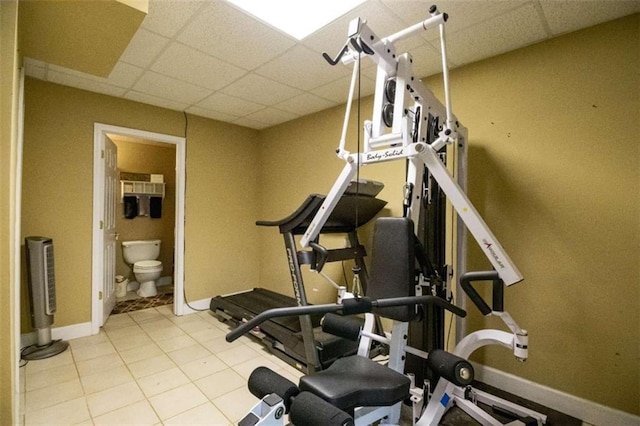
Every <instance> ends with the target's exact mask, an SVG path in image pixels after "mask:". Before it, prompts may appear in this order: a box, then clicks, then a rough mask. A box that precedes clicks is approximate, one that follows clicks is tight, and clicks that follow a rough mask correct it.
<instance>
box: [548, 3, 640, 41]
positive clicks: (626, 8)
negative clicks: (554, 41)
mask: <svg viewBox="0 0 640 426" xmlns="http://www.w3.org/2000/svg"><path fill="white" fill-rule="evenodd" d="M540 5H541V6H542V11H543V13H544V16H545V18H546V20H547V22H548V23H549V28H550V29H551V32H552V33H553V35H558V34H562V33H567V32H570V31H576V30H579V29H581V28H586V27H588V26H591V25H595V24H598V23H600V22H605V21H610V20H613V19H617V18H621V17H623V16H627V15H631V14H632V13H637V12H640V1H638V0H633V1H625V0H617V1H591V2H588V5H589V7H584V4H582V3H581V2H576V1H567V0H565V1H558V0H556V1H541V2H540Z"/></svg>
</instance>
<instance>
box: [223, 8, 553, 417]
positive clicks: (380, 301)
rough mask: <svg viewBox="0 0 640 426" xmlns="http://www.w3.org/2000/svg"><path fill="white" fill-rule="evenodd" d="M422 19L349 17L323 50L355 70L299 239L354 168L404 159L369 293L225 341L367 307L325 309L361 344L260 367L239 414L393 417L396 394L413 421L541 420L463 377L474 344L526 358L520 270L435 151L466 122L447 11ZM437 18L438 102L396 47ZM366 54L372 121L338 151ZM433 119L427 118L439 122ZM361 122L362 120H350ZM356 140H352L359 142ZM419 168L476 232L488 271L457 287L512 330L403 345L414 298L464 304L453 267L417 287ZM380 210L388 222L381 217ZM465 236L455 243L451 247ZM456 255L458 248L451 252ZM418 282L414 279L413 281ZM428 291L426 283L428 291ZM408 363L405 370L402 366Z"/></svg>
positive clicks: (306, 239)
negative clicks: (414, 370) (317, 367)
mask: <svg viewBox="0 0 640 426" xmlns="http://www.w3.org/2000/svg"><path fill="white" fill-rule="evenodd" d="M429 13H430V15H431V17H430V18H428V19H426V20H424V21H422V22H419V23H417V24H416V25H413V26H411V27H409V28H407V29H405V30H402V31H399V32H397V33H395V34H393V35H391V36H388V37H386V38H380V37H378V36H377V35H376V34H375V33H374V32H373V31H372V30H371V29H370V28H369V27H368V26H367V24H366V22H364V21H362V20H360V19H355V20H353V21H351V23H350V25H349V32H348V37H347V42H346V43H345V45H344V47H343V48H342V49H341V51H340V53H339V54H338V56H337V57H336V58H331V57H330V56H329V55H327V54H324V57H325V59H327V61H328V62H329V63H331V64H332V65H336V64H338V63H339V62H342V63H344V64H349V63H353V64H354V68H353V76H352V80H351V86H350V91H349V97H348V101H347V111H346V114H345V121H344V125H343V131H342V137H341V139H340V143H339V146H338V148H337V149H336V153H337V155H338V157H339V158H340V159H341V160H343V161H344V162H345V166H344V168H343V170H342V172H341V174H340V175H339V177H338V178H337V180H336V182H335V184H334V185H333V187H332V188H331V190H330V191H329V192H328V194H327V196H326V198H325V199H324V201H323V203H322V205H321V206H320V208H319V209H318V211H317V213H316V214H315V216H314V218H313V220H311V222H310V223H309V225H308V227H307V229H306V230H305V232H304V234H303V236H302V238H301V241H300V243H301V245H302V246H303V247H312V248H313V245H312V243H313V242H314V241H315V240H316V238H317V237H318V235H319V233H320V232H321V230H322V228H323V226H324V225H325V223H327V221H328V220H329V218H330V217H331V214H332V212H333V210H334V209H335V208H336V206H337V205H338V203H339V201H340V199H341V197H342V195H343V194H344V192H345V190H346V188H347V186H348V185H349V182H350V181H351V180H352V179H353V177H354V176H355V175H357V174H358V171H359V168H360V167H361V166H369V165H374V164H376V163H381V162H388V161H395V160H402V161H405V162H406V164H407V172H406V184H405V186H404V195H405V197H404V212H405V214H404V217H403V218H381V219H378V220H377V221H376V229H375V231H374V240H373V247H372V256H371V274H370V277H369V293H368V296H369V297H370V298H364V297H356V298H353V299H343V300H342V302H341V303H336V304H329V305H316V306H307V307H294V308H281V309H273V310H267V311H265V312H263V313H261V314H259V315H257V316H256V317H254V318H253V319H252V320H250V321H248V322H247V323H246V324H243V325H241V326H240V327H239V328H237V329H236V330H234V331H233V332H232V333H229V334H228V335H227V340H228V341H232V340H234V339H235V338H237V337H238V336H239V335H241V334H242V333H243V332H246V331H247V330H249V329H251V328H252V327H254V326H257V325H259V324H260V323H262V321H264V320H267V319H272V318H278V317H282V316H291V315H293V316H297V315H308V314H311V313H322V314H329V313H340V314H342V316H343V318H340V319H347V320H348V319H349V316H350V315H353V314H362V313H365V323H364V326H361V325H358V324H355V325H354V324H349V323H347V325H344V324H341V325H335V323H336V322H340V323H341V322H342V321H337V320H336V321H334V320H335V319H336V318H335V317H330V316H325V319H324V323H323V325H325V324H326V323H329V325H328V326H327V330H331V332H337V333H338V334H340V335H342V336H351V337H352V338H356V339H359V342H360V346H359V348H358V354H357V355H354V356H350V357H344V358H340V359H338V360H336V362H334V363H333V364H332V365H331V366H330V367H329V368H327V369H326V370H323V371H320V372H317V374H315V375H309V376H304V377H302V378H301V379H300V383H299V385H297V386H296V385H295V384H293V383H291V382H289V381H288V380H286V379H284V378H283V377H281V376H279V375H277V374H276V373H274V372H272V371H269V370H267V369H264V368H259V369H257V370H256V371H254V374H252V377H251V378H250V380H249V389H250V391H251V392H252V393H253V394H254V395H255V396H257V397H258V398H262V400H261V401H260V402H259V403H258V404H257V405H256V406H255V407H254V409H253V410H252V411H251V412H250V413H249V414H248V415H247V416H246V417H245V418H244V419H243V421H242V422H241V424H242V425H245V424H247V425H248V424H281V423H282V418H283V414H284V413H285V412H287V411H290V419H291V420H292V422H293V423H294V424H295V423H298V424H341V425H347V424H354V423H355V424H358V425H365V424H371V423H374V422H380V423H383V424H398V423H399V421H400V408H401V406H402V403H403V401H405V400H407V399H410V400H411V401H412V403H413V415H412V420H413V423H415V424H417V425H437V424H438V423H439V421H440V420H441V419H442V417H443V416H444V414H445V413H446V412H447V410H448V409H449V408H451V407H452V406H454V405H456V406H457V407H459V408H460V409H462V410H463V411H465V412H466V413H467V414H469V415H470V416H471V417H473V418H474V419H476V420H477V421H479V422H480V423H481V424H483V425H499V424H502V422H499V421H498V420H496V419H495V418H494V417H492V416H491V415H490V414H488V413H487V412H485V411H484V410H482V409H480V408H479V407H478V406H477V405H476V403H477V402H483V403H485V404H488V405H490V406H492V407H496V408H497V409H499V410H502V412H505V413H509V414H510V415H511V416H512V417H513V418H514V420H513V422H512V423H510V424H513V425H519V424H537V425H542V424H545V423H546V416H544V415H542V414H540V413H537V412H534V411H532V410H529V409H526V408H524V407H521V406H518V405H516V404H512V403H510V402H508V401H505V400H503V399H501V398H497V397H495V396H493V395H489V394H486V393H483V392H480V391H478V390H476V389H474V388H472V387H471V381H472V380H473V366H472V365H471V363H470V362H468V361H467V359H468V357H469V356H470V355H471V354H472V353H473V352H474V351H475V350H476V349H478V348H480V347H484V346H488V345H499V346H503V347H506V348H508V349H510V350H512V351H513V354H514V356H515V357H516V359H518V360H520V361H524V360H526V359H527V357H528V334H527V332H526V330H524V329H522V328H520V327H519V326H518V325H517V323H516V322H515V321H514V320H513V318H512V317H511V316H510V315H509V313H508V312H506V311H505V310H504V306H503V305H504V303H503V290H504V286H505V285H506V286H510V285H513V284H515V283H518V282H520V281H521V280H522V279H523V277H522V275H521V274H520V272H519V271H518V269H517V268H516V266H515V265H514V263H513V262H512V261H511V259H510V258H509V256H508V255H507V254H506V252H505V250H504V249H503V248H502V246H501V245H500V243H499V242H498V240H497V239H496V237H495V236H494V235H493V233H492V232H491V230H490V229H489V227H488V226H487V224H486V223H485V222H484V220H483V219H482V218H481V217H480V215H479V214H478V212H477V211H476V209H475V208H474V207H473V205H472V204H471V202H470V201H469V199H468V197H467V195H466V194H465V192H464V190H463V188H462V187H461V185H460V184H459V183H458V182H457V181H456V180H455V179H454V177H453V176H452V175H451V174H450V173H449V171H448V170H447V167H446V166H445V164H444V163H443V162H442V161H441V158H440V157H439V155H438V152H439V151H440V150H441V149H442V148H444V147H451V148H452V149H451V151H453V152H455V150H456V149H458V150H464V149H465V143H466V129H465V128H464V127H463V126H462V125H461V124H460V123H459V121H458V120H457V118H456V117H455V116H454V115H453V113H452V111H451V102H450V96H449V73H448V67H447V56H446V46H445V31H444V27H445V22H446V21H447V15H446V14H443V13H440V12H439V11H438V10H437V8H436V7H435V6H432V7H431V8H430V10H429ZM431 28H438V29H439V32H440V47H441V55H442V67H443V80H444V97H445V103H444V105H443V104H442V103H440V101H439V100H438V99H437V98H436V97H435V96H434V95H433V94H432V92H431V91H430V90H429V89H428V88H426V87H425V86H424V85H423V84H422V82H421V81H419V80H418V79H417V78H415V76H414V75H413V73H412V58H411V56H410V55H409V54H408V53H403V54H398V53H396V51H395V46H394V44H395V43H396V42H397V41H400V40H402V39H405V38H408V37H410V36H413V35H416V34H418V33H419V32H422V31H424V30H429V29H431ZM363 57H369V58H370V59H372V60H373V61H374V62H375V63H376V65H377V78H376V90H375V94H374V105H373V117H372V120H370V121H369V120H367V121H365V122H364V151H363V152H360V149H359V147H358V152H356V153H351V152H349V151H347V150H346V130H347V126H348V122H349V118H350V108H351V104H352V101H353V96H354V92H355V87H356V81H357V80H358V76H359V73H360V71H359V70H360V61H361V59H362V58H363ZM436 122H437V123H438V124H437V125H435V126H434V124H435V123H436ZM358 126H360V123H358ZM358 145H359V143H358ZM425 168H426V169H427V170H428V173H429V174H430V176H431V177H432V178H433V180H435V181H436V182H437V184H438V186H439V187H440V189H441V190H442V192H443V193H444V194H445V195H446V197H447V200H448V201H449V203H450V204H451V206H452V207H453V209H454V210H455V212H456V213H457V217H458V221H457V224H458V226H459V227H460V228H461V229H459V232H464V231H468V232H469V233H470V234H471V235H472V236H473V237H474V238H475V240H476V241H477V243H478V245H479V246H480V248H481V250H482V251H483V253H484V254H485V256H486V257H487V259H488V260H489V262H490V263H491V264H492V266H493V268H494V270H492V271H479V272H466V273H462V272H463V268H461V267H460V265H458V270H457V271H454V272H455V273H456V275H457V276H458V280H459V283H460V285H459V287H458V295H459V296H460V297H461V296H462V294H463V293H465V294H466V295H467V296H468V297H469V299H470V300H471V301H472V302H473V303H474V304H475V305H476V306H477V307H478V309H480V311H481V312H482V313H483V314H484V315H493V316H496V317H498V318H500V319H501V320H502V321H503V322H504V323H505V325H506V327H507V328H508V330H509V331H502V330H493V329H485V330H479V331H475V332H472V333H469V334H468V335H466V336H464V337H463V338H461V339H459V340H458V343H457V345H456V346H455V348H454V350H453V351H452V353H449V352H446V351H445V350H443V348H436V349H432V350H430V351H429V352H426V351H423V350H421V349H417V348H412V347H411V346H409V345H407V341H406V340H407V334H408V333H407V330H408V323H409V322H411V321H412V320H414V319H415V316H416V310H415V308H414V307H415V306H417V305H421V306H431V307H433V306H438V307H439V308H441V309H445V310H448V311H450V312H452V313H453V314H455V315H457V316H459V317H462V316H464V315H465V312H464V311H463V310H462V309H461V308H459V307H457V306H455V305H453V304H452V303H450V299H449V294H450V292H451V285H450V283H448V282H447V281H448V278H449V274H448V273H447V276H446V277H442V281H443V285H445V286H446V287H447V288H446V290H445V297H441V296H440V295H435V294H428V295H421V294H420V291H421V289H422V288H427V289H429V288H430V286H429V285H428V284H427V285H420V284H422V283H423V281H424V280H428V278H429V277H425V276H424V274H423V273H422V272H421V273H420V274H417V275H416V258H415V256H416V253H415V252H414V250H415V244H414V241H413V239H414V238H415V236H414V232H415V231H414V225H413V224H414V223H419V219H420V217H419V211H420V209H419V206H420V204H421V202H422V200H423V198H424V197H425V196H428V194H425V191H424V187H425V184H426V182H425V173H424V170H425ZM383 219H387V220H383ZM462 240H463V239H462V238H460V237H459V238H458V239H457V241H456V242H455V243H456V244H457V245H458V246H459V244H460V241H462ZM459 255H462V256H463V255H464V253H463V251H462V250H460V251H459ZM476 281H491V282H492V283H493V298H492V303H491V305H490V304H488V303H487V302H485V301H484V299H482V297H481V296H480V295H479V293H478V292H477V291H476V290H475V288H474V287H473V283H474V282H476ZM416 282H417V283H418V285H416ZM432 291H433V290H432ZM372 312H373V313H377V314H379V315H382V316H386V317H388V318H390V319H392V320H393V330H392V332H391V333H385V334H384V335H381V334H378V333H376V332H375V331H374V327H373V325H372V324H373V319H372V318H373V316H372V314H371V313H372ZM372 341H378V342H383V343H385V344H387V345H388V346H389V359H388V361H387V363H386V367H385V366H382V365H380V364H378V363H376V362H374V361H372V360H370V359H369V357H368V348H369V345H370V343H371V342H372ZM407 354H412V355H416V356H419V357H422V358H424V359H425V360H426V363H427V365H428V367H429V369H430V370H431V372H432V373H433V377H434V379H433V382H432V385H433V386H430V385H427V383H424V384H423V383H421V382H420V381H419V380H418V381H416V380H415V375H413V374H411V372H410V371H406V369H405V359H406V356H407ZM405 373H408V374H405Z"/></svg>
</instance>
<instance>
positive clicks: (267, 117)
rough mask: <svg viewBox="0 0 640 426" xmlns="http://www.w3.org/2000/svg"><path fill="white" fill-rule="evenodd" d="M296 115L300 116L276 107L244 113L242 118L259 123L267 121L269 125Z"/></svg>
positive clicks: (296, 116)
mask: <svg viewBox="0 0 640 426" xmlns="http://www.w3.org/2000/svg"><path fill="white" fill-rule="evenodd" d="M298 117H300V115H299V114H294V113H292V112H287V111H282V110H279V109H276V108H265V109H261V110H260V111H256V112H254V113H252V114H249V115H246V116H245V117H244V118H246V119H248V120H255V121H259V122H261V123H267V124H269V125H275V124H280V123H284V122H286V121H289V120H293V119H294V118H298Z"/></svg>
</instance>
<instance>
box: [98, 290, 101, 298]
mask: <svg viewBox="0 0 640 426" xmlns="http://www.w3.org/2000/svg"><path fill="white" fill-rule="evenodd" d="M98 300H102V292H101V291H99V292H98Z"/></svg>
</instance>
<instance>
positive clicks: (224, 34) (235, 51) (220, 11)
mask: <svg viewBox="0 0 640 426" xmlns="http://www.w3.org/2000/svg"><path fill="white" fill-rule="evenodd" d="M178 40H179V41H181V42H182V43H184V44H187V45H189V46H191V47H194V48H196V49H198V50H201V51H203V52H205V53H207V54H209V55H212V56H216V57H218V58H220V59H223V60H225V61H227V62H230V63H232V64H234V65H237V66H239V67H242V68H244V69H253V68H256V67H258V66H260V65H262V64H264V63H266V62H267V61H269V60H271V59H273V58H275V57H276V56H279V55H280V54H282V53H283V52H284V51H285V50H287V49H289V48H290V47H292V46H293V45H294V44H295V42H294V41H293V39H291V38H289V37H287V36H285V35H283V34H281V33H280V32H279V31H276V30H274V29H272V28H271V27H269V26H267V25H265V24H263V23H262V22H260V21H257V20H256V19H254V18H251V17H250V16H248V15H247V14H245V13H243V12H241V11H239V10H237V9H235V8H234V7H232V6H230V5H229V4H227V3H226V2H223V1H213V2H210V3H209V6H208V7H207V8H206V9H204V10H203V11H202V12H201V13H200V14H199V15H198V16H197V17H196V18H195V19H194V20H193V21H191V22H190V24H189V25H188V26H187V27H186V28H185V29H184V31H183V32H182V33H181V34H180V35H179V36H178Z"/></svg>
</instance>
